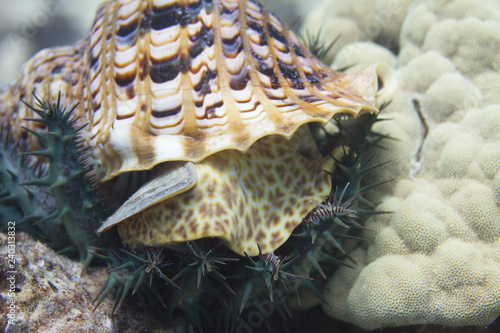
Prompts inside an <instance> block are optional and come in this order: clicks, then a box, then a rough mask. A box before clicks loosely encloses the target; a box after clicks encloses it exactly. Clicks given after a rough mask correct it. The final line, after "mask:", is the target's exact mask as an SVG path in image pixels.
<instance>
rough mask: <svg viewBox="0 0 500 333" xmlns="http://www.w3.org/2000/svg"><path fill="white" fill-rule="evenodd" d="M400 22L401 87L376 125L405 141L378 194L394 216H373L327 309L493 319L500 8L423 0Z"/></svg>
mask: <svg viewBox="0 0 500 333" xmlns="http://www.w3.org/2000/svg"><path fill="white" fill-rule="evenodd" d="M332 3H342V4H337V5H336V6H337V7H342V6H344V7H345V6H348V5H346V4H345V2H342V1H331V2H329V4H330V5H329V6H333V7H335V6H334V5H332ZM363 4H365V1H353V2H352V5H350V6H352V8H356V6H358V5H363ZM365 5H366V4H365ZM337 16H339V15H337ZM353 17H355V16H353ZM358 19H359V18H358ZM325 20H328V18H326V19H325ZM329 20H330V21H329V23H328V24H330V25H332V26H333V25H335V23H334V22H340V23H342V21H337V19H336V17H335V15H333V16H331V17H330V19H329ZM325 24H326V23H325ZM393 30H394V31H400V43H401V44H400V47H401V48H400V50H399V52H398V57H397V59H396V60H395V63H396V67H397V79H398V84H399V87H398V90H397V92H396V94H395V96H394V98H393V102H392V103H391V105H390V106H389V107H387V109H386V110H384V112H383V113H382V116H383V117H385V118H389V119H391V121H385V122H380V123H377V124H375V126H374V130H375V131H377V132H379V133H382V134H389V135H390V136H391V137H393V138H395V139H397V140H385V143H384V145H385V149H384V150H377V156H376V158H375V159H376V161H375V162H383V161H387V160H391V161H392V163H391V164H390V165H388V166H387V167H386V166H384V167H383V168H380V169H379V170H377V171H376V172H375V173H374V174H373V175H371V177H370V181H372V182H373V181H381V180H387V179H394V181H393V182H391V183H390V184H386V185H384V186H381V187H379V188H377V189H376V190H373V191H372V192H371V193H369V196H370V197H371V199H372V200H374V201H376V202H381V203H380V205H379V206H378V207H377V208H378V209H379V210H384V211H392V212H394V213H392V214H390V215H378V216H375V217H372V218H370V219H369V220H368V221H367V227H368V228H370V229H372V230H373V231H364V232H363V234H362V236H363V237H365V238H368V239H369V241H368V242H365V243H362V244H359V245H358V247H357V248H355V249H354V250H353V252H352V257H353V258H354V259H355V260H356V261H357V263H358V266H357V267H356V268H355V269H350V268H347V267H342V268H340V269H338V270H337V272H335V273H334V275H333V276H332V277H331V278H330V280H329V281H328V284H327V286H326V289H325V297H326V298H327V300H328V301H329V303H330V304H329V305H327V304H324V305H323V308H324V309H325V311H326V312H327V313H328V314H330V315H332V316H334V317H336V318H339V319H342V320H345V321H349V322H352V323H354V324H356V325H358V326H361V327H363V328H365V329H375V328H379V327H388V326H402V325H412V324H440V325H448V326H461V325H478V326H483V325H488V324H489V323H491V322H492V321H493V320H495V318H497V317H498V316H499V315H500V104H499V102H500V99H499V98H500V97H499V94H498V92H499V91H500V90H499V88H500V6H499V5H498V3H495V2H494V1H468V0H455V1H453V0H438V1H431V0H417V1H414V2H413V3H412V5H411V7H410V8H409V11H408V15H406V18H405V19H404V22H402V25H401V27H400V29H399V30H398V29H393ZM357 45H359V43H353V45H347V46H346V47H344V48H343V49H342V50H340V52H339V53H338V56H337V57H336V58H335V60H334V66H336V67H342V66H345V65H349V61H352V57H351V58H350V57H349V56H345V53H346V52H351V55H352V51H349V48H351V49H352V48H353V47H357ZM381 54H382V53H381ZM370 57H371V54H370V55H369V56H366V57H365V58H370ZM361 58H362V57H359V58H356V60H358V59H361ZM359 61H362V60H359Z"/></svg>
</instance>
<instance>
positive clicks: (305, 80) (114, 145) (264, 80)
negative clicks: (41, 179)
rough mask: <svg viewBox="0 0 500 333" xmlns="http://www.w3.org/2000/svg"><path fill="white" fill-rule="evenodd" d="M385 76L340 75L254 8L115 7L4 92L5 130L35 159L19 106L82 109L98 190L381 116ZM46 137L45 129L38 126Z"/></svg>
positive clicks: (120, 0) (0, 93) (252, 4)
mask: <svg viewBox="0 0 500 333" xmlns="http://www.w3.org/2000/svg"><path fill="white" fill-rule="evenodd" d="M377 80H378V78H377V73H376V69H375V68H369V69H367V70H365V71H363V72H361V73H359V74H352V75H346V74H342V73H337V72H335V71H333V70H331V69H330V68H328V67H327V66H325V65H324V64H322V63H321V62H320V61H319V60H317V59H316V58H315V57H314V56H313V55H312V54H311V52H310V51H309V50H308V49H307V48H306V47H305V45H304V43H303V42H302V41H301V40H300V39H299V38H297V36H296V35H295V34H294V33H292V32H291V31H290V30H289V29H288V28H287V27H286V26H285V25H284V24H283V23H281V22H280V20H279V19H278V18H277V17H276V16H275V15H274V14H272V13H270V12H269V11H268V10H267V9H265V8H264V7H263V6H262V5H261V4H260V3H259V2H257V1H254V0H197V1H196V0H195V1H193V0H117V1H109V2H105V3H103V4H102V5H101V7H100V8H99V10H98V12H97V15H96V18H95V21H94V24H93V26H92V28H91V30H90V33H89V34H88V36H87V37H86V38H84V39H83V40H81V41H79V42H77V43H76V44H75V45H74V46H72V47H59V48H54V49H48V50H43V51H41V52H39V53H38V54H37V55H36V56H34V57H33V59H32V60H30V61H29V62H28V63H27V64H26V65H25V66H24V68H23V70H22V73H21V75H20V77H19V79H18V80H17V81H15V82H13V83H12V84H11V85H9V86H6V87H3V88H1V89H0V121H1V122H2V123H6V124H7V126H9V127H10V128H11V133H12V135H13V137H14V138H16V139H19V138H21V139H23V140H27V141H28V143H29V147H30V148H31V149H37V147H38V146H39V142H37V141H36V140H37V138H36V137H35V136H28V135H27V132H26V131H25V130H24V129H23V128H22V127H23V126H24V127H27V128H30V129H31V130H34V131H40V130H43V128H41V127H40V126H43V124H37V123H35V122H26V121H25V120H24V119H25V118H34V117H36V115H35V114H33V113H32V112H31V111H30V110H29V109H28V108H27V107H26V106H25V105H24V104H23V103H21V100H25V101H26V102H28V103H30V102H32V99H33V97H32V93H33V92H36V94H37V95H39V96H40V97H41V98H43V99H46V100H54V99H55V98H56V97H57V95H58V94H59V92H62V95H63V96H64V97H65V99H66V102H67V103H68V101H69V103H71V102H79V104H78V106H77V108H76V111H75V115H76V116H77V117H78V118H79V120H78V121H79V123H81V124H82V125H83V124H86V127H85V133H86V134H85V137H84V141H85V145H86V146H88V147H91V149H90V151H89V153H90V155H91V158H90V159H89V161H92V162H91V164H93V174H94V176H95V177H96V178H97V179H98V180H99V181H104V180H107V179H110V178H112V177H114V176H116V175H118V174H120V173H123V172H127V171H133V170H146V169H151V168H152V167H153V166H155V165H156V164H158V163H161V162H165V161H173V160H176V161H191V162H199V161H201V160H203V159H204V158H206V157H207V156H210V155H212V154H214V153H216V152H218V151H221V150H226V149H235V150H239V151H243V152H244V151H246V150H247V149H248V148H249V147H250V146H251V145H252V144H253V143H254V142H255V141H256V140H258V139H259V138H261V137H263V136H268V135H272V134H279V135H282V136H285V137H287V138H289V137H290V136H291V135H292V134H293V133H294V132H295V130H296V129H297V128H298V127H299V126H301V125H302V124H304V123H307V122H313V121H314V122H320V123H323V124H325V123H327V122H328V121H329V120H330V119H331V118H332V116H333V115H334V114H335V113H338V112H343V113H348V114H351V115H354V116H355V115H357V114H359V113H363V112H376V105H375V96H376V93H377V89H378V85H377V84H378V83H377ZM37 126H38V127H37Z"/></svg>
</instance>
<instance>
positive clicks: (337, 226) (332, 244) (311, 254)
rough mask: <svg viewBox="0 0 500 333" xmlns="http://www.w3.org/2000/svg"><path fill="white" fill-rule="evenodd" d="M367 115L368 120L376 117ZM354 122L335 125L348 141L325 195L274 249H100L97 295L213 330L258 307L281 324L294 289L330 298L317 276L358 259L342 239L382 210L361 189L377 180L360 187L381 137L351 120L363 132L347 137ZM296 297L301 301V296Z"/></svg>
mask: <svg viewBox="0 0 500 333" xmlns="http://www.w3.org/2000/svg"><path fill="white" fill-rule="evenodd" d="M349 121H354V120H349ZM358 121H359V120H358ZM364 121H370V122H371V123H370V125H371V124H372V123H373V121H374V118H364ZM353 126H354V124H346V123H344V122H342V123H339V124H338V127H339V128H340V129H341V133H339V134H338V137H337V138H336V139H337V140H340V139H339V138H340V137H342V138H344V139H345V138H350V139H349V140H348V143H347V144H346V148H345V149H344V156H343V157H342V159H340V160H335V162H336V167H335V170H325V172H328V173H329V174H330V176H331V181H332V191H331V193H330V195H328V196H327V197H326V198H325V200H324V201H323V202H321V203H317V206H316V208H315V209H314V210H312V211H311V212H310V213H309V214H308V215H307V216H306V217H304V219H303V221H302V223H301V224H300V225H299V226H298V227H297V229H296V230H295V232H294V234H292V236H291V237H290V239H289V240H288V241H287V242H285V244H283V245H282V246H281V247H280V248H279V249H277V250H276V251H275V252H274V253H267V254H263V253H260V254H259V256H257V257H255V258H251V257H249V256H246V257H238V258H235V255H234V253H232V252H231V251H230V250H229V249H228V248H226V247H225V246H223V245H221V244H220V242H219V241H218V240H216V239H204V240H197V241H193V242H188V243H186V244H179V245H175V246H174V245H173V246H169V247H166V248H163V249H153V248H145V247H142V248H135V249H127V251H125V250H117V251H115V250H101V253H102V254H100V255H99V256H100V257H101V258H103V259H104V260H105V261H106V262H107V263H108V267H109V269H110V277H109V279H108V281H107V282H106V285H105V286H104V287H103V289H102V290H101V293H100V295H99V297H98V301H99V302H101V301H102V300H103V299H104V297H106V295H107V294H110V293H111V292H112V291H116V292H117V294H116V297H115V307H116V308H117V307H119V306H120V305H121V304H122V302H123V299H124V298H125V297H126V295H127V294H132V295H134V294H137V295H138V297H139V299H140V300H141V303H143V304H144V305H147V304H149V305H151V304H161V305H162V307H163V310H158V307H153V308H154V309H155V310H154V311H159V312H160V314H156V315H157V316H163V317H167V318H170V317H172V316H175V313H178V314H181V313H182V314H183V315H184V317H185V319H186V322H187V324H188V325H193V326H195V327H197V328H198V329H199V330H200V331H207V330H208V331H217V332H236V331H239V330H240V329H241V328H243V327H246V326H245V325H246V323H245V321H244V318H246V317H248V316H251V315H252V314H255V313H256V311H257V313H259V315H260V316H261V318H264V319H265V321H264V325H267V327H268V328H269V329H270V330H272V327H273V322H274V321H275V320H276V319H277V320H278V321H280V322H282V323H286V322H287V321H288V320H289V319H290V318H291V317H292V313H293V309H291V308H290V305H289V304H290V302H289V301H290V299H291V298H292V297H295V296H300V292H299V288H307V289H309V290H310V291H312V293H313V294H315V295H316V296H317V297H318V298H319V299H320V300H321V301H323V302H325V303H327V301H326V300H325V299H323V298H322V295H321V287H320V285H318V283H317V282H318V279H320V280H323V279H326V278H327V276H330V275H331V274H332V273H333V271H334V270H335V269H336V267H338V265H339V264H340V265H346V266H351V267H352V266H354V265H356V263H355V262H354V261H353V260H352V259H351V258H350V257H349V253H348V252H347V250H346V248H345V247H344V245H343V243H344V242H345V240H354V241H360V240H362V239H361V238H359V237H357V233H358V231H359V230H360V229H363V228H364V227H363V226H362V222H363V221H362V220H363V217H365V216H368V215H372V214H380V213H384V212H379V211H375V210H374V205H373V204H371V203H369V202H368V201H367V200H366V199H364V198H363V194H364V192H366V191H368V190H369V189H371V188H373V187H375V186H378V185H379V184H368V185H367V186H363V185H362V184H363V183H364V182H363V177H364V176H365V175H366V174H368V173H369V172H370V171H372V170H373V169H374V168H376V167H378V166H380V165H381V164H380V165H370V162H371V160H372V157H373V156H368V157H367V156H366V151H367V150H368V148H369V147H372V146H375V144H376V142H378V140H379V139H380V138H378V137H377V136H376V135H375V134H372V132H371V130H370V128H371V126H369V125H367V124H363V126H361V124H356V126H354V128H356V129H359V128H360V126H361V127H363V128H365V129H366V131H367V132H366V133H362V135H361V136H360V137H354V136H351V133H352V132H350V131H347V130H346V129H347V128H353ZM363 134H366V135H363ZM351 138H355V139H351ZM373 138H376V139H373ZM328 139H329V140H333V139H332V138H328ZM337 143H338V142H337ZM332 158H333V157H332ZM346 259H347V260H346ZM151 267H154V269H151ZM144 276H145V277H144ZM147 295H149V296H147ZM145 299H151V300H153V302H152V303H148V302H145V301H144V300H145ZM298 300H299V303H300V297H298ZM150 308H151V307H150ZM242 325H243V326H242ZM281 325H283V324H281Z"/></svg>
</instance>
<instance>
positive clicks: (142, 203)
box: [97, 162, 197, 234]
mask: <svg viewBox="0 0 500 333" xmlns="http://www.w3.org/2000/svg"><path fill="white" fill-rule="evenodd" d="M196 181H197V178H196V170H195V168H194V165H193V163H191V162H167V163H165V165H164V166H163V167H162V168H160V170H159V171H158V174H157V175H156V176H155V177H153V178H152V179H151V180H150V181H148V182H147V183H146V184H144V185H143V186H142V187H141V188H139V189H138V190H137V191H136V192H135V193H134V194H132V196H131V197H130V198H129V199H127V201H125V203H124V204H123V205H122V206H121V207H120V208H118V210H117V211H116V212H115V213H113V215H111V216H110V217H108V219H107V220H106V221H105V222H104V223H103V224H102V225H101V227H100V228H99V229H98V230H97V233H98V234H100V233H101V232H103V231H106V230H108V229H110V228H111V227H113V226H115V225H117V224H118V223H120V222H122V221H123V220H125V219H127V218H129V217H131V216H132V215H135V214H137V213H139V212H141V211H143V210H145V209H146V208H148V207H151V206H153V205H155V204H157V203H159V202H161V201H164V200H166V199H168V198H170V197H173V196H174V195H177V194H180V193H182V192H185V191H187V190H189V189H190V188H192V187H193V186H194V185H195V184H196Z"/></svg>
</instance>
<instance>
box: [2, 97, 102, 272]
mask: <svg viewBox="0 0 500 333" xmlns="http://www.w3.org/2000/svg"><path fill="white" fill-rule="evenodd" d="M35 98H36V100H37V104H36V105H28V104H27V106H28V107H29V108H30V109H32V110H33V111H34V113H36V114H37V115H38V116H39V117H38V118H36V119H27V121H33V122H38V123H41V124H43V128H44V129H45V130H44V132H35V131H32V130H30V129H28V128H25V130H26V131H27V132H28V133H29V135H34V136H36V137H37V138H38V140H39V142H40V146H41V147H42V148H41V149H40V150H38V151H26V150H27V149H26V147H24V146H21V147H19V149H18V150H17V155H18V156H17V164H16V165H14V164H13V163H10V165H7V168H5V171H4V172H3V174H5V175H2V182H3V184H4V188H5V190H6V193H7V196H6V198H8V201H7V204H8V205H9V206H10V207H15V209H17V211H18V216H20V217H21V218H22V221H24V222H25V224H27V228H28V230H27V231H30V233H32V234H35V235H36V232H33V231H35V230H32V229H33V228H38V229H42V231H43V235H45V236H46V237H48V238H49V239H50V241H51V242H54V241H57V242H60V241H61V240H66V242H67V244H68V246H67V247H65V248H60V246H56V248H58V249H59V250H61V251H62V250H67V251H70V252H76V253H78V256H79V258H80V261H81V262H82V263H84V264H85V266H87V265H88V264H89V263H90V261H91V260H92V257H93V256H92V254H91V253H90V252H89V246H90V245H98V244H99V243H100V242H102V241H103V239H99V238H98V236H97V234H96V232H95V230H96V229H97V228H98V226H99V225H100V223H101V221H102V220H103V219H104V218H105V217H106V215H107V213H108V212H107V211H106V209H105V203H104V202H103V200H102V198H101V196H100V194H99V191H97V190H96V188H95V186H94V185H92V184H91V183H90V181H89V179H88V177H87V176H86V173H87V170H86V168H85V166H84V164H83V161H82V159H81V158H82V156H84V155H85V154H84V153H85V150H84V149H83V148H82V146H81V142H80V141H79V139H78V133H79V132H80V131H81V129H82V127H76V123H77V119H75V118H73V117H72V115H73V111H74V110H75V107H76V106H74V107H73V108H71V109H70V110H66V108H65V107H63V106H62V105H61V97H60V96H59V99H58V100H57V102H56V103H52V104H50V103H48V102H45V101H41V100H40V99H38V98H37V97H36V96H35ZM7 136H8V135H6V137H7ZM6 141H8V140H6ZM12 150H13V149H12V147H10V148H7V147H6V145H5V144H4V149H2V155H4V156H7V157H8V156H9V154H12ZM30 156H31V159H32V160H33V161H37V162H36V164H38V165H40V168H39V169H40V172H37V173H33V172H32V171H30V170H31V168H30V166H29V165H26V163H25V162H24V161H25V160H26V157H30ZM2 162H3V163H8V162H9V158H3V160H2ZM8 170H10V171H8ZM30 188H31V189H33V190H31V189H30ZM34 191H36V192H37V193H36V194H37V195H35V193H34ZM42 193H43V194H45V195H42ZM42 200H43V202H40V201H42ZM36 201H38V202H36ZM46 206H47V208H45V207H46ZM40 207H44V208H45V209H43V208H40ZM11 209H12V208H11ZM14 216H15V215H14ZM54 229H55V231H59V232H54ZM61 231H63V232H62V234H65V236H63V237H61ZM58 235H59V236H58ZM54 236H57V240H53V239H52V238H53V237H54Z"/></svg>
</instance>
